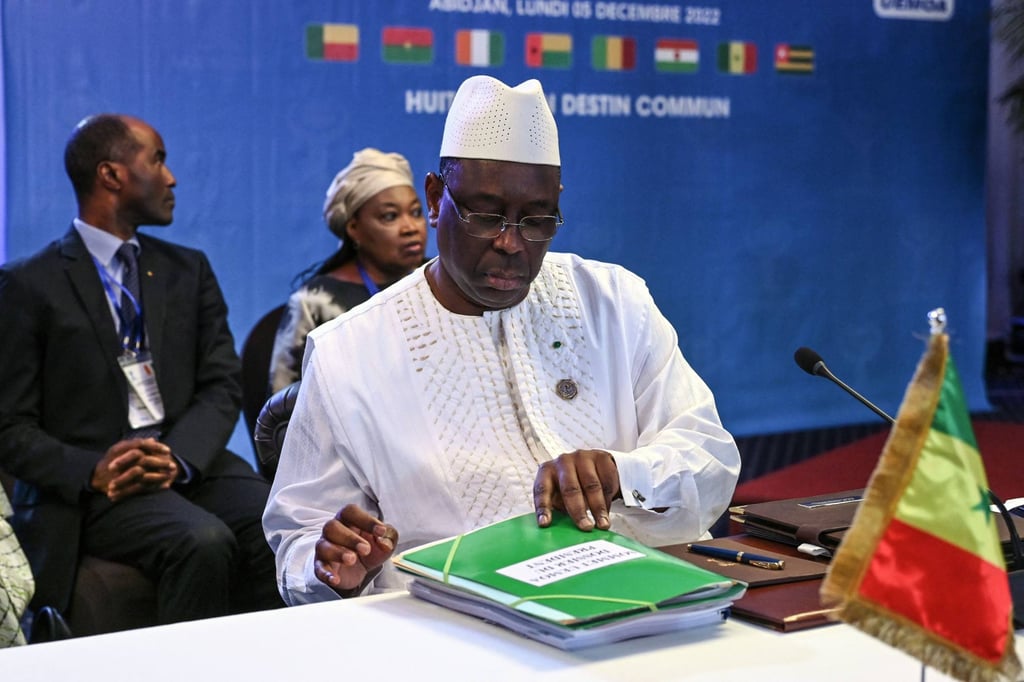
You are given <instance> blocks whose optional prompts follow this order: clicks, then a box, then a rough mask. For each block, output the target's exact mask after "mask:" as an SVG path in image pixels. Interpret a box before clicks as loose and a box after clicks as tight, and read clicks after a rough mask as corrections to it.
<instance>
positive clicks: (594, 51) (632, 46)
mask: <svg viewBox="0 0 1024 682" xmlns="http://www.w3.org/2000/svg"><path fill="white" fill-rule="evenodd" d="M590 64H591V66H593V67H594V70H595V71H632V70H633V69H635V68H636V39H635V38H627V37H624V36H594V39H593V40H592V41H591V42H590Z"/></svg>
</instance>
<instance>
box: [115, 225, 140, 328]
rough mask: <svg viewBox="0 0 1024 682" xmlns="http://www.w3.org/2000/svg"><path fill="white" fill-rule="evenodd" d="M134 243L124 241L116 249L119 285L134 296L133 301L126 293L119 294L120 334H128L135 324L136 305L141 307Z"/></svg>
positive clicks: (136, 255)
mask: <svg viewBox="0 0 1024 682" xmlns="http://www.w3.org/2000/svg"><path fill="white" fill-rule="evenodd" d="M138 248H139V247H137V246H136V245H135V244H132V243H130V242H125V243H124V244H121V246H120V248H118V250H117V257H118V259H119V260H120V261H121V286H123V287H124V288H125V290H126V291H128V292H130V293H131V295H132V296H133V297H134V298H135V302H134V303H133V302H132V301H131V299H130V298H129V297H128V295H127V294H125V293H123V292H122V294H121V334H122V336H130V335H131V334H132V331H133V325H134V324H135V318H136V310H135V306H136V305H138V306H139V309H140V310H141V309H142V294H141V293H140V292H139V255H138Z"/></svg>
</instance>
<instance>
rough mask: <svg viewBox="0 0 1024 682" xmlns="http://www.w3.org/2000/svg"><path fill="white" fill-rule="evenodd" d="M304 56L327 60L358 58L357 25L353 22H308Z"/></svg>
mask: <svg viewBox="0 0 1024 682" xmlns="http://www.w3.org/2000/svg"><path fill="white" fill-rule="evenodd" d="M306 56H307V57H309V58H310V59H320V60H323V61H328V62H354V61H356V60H357V59H359V27H358V26H356V25H355V24H309V25H308V26H306Z"/></svg>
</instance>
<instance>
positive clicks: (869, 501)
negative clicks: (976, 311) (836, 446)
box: [821, 310, 1020, 681]
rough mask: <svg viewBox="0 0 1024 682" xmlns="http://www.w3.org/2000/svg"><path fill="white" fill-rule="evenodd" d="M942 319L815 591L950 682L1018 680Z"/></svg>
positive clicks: (997, 551)
mask: <svg viewBox="0 0 1024 682" xmlns="http://www.w3.org/2000/svg"><path fill="white" fill-rule="evenodd" d="M944 318H945V314H944V313H942V312H941V310H940V311H935V312H934V313H933V319H934V320H935V321H934V322H933V329H932V335H931V338H930V340H929V342H928V349H927V351H926V352H925V355H924V357H923V358H922V359H921V362H920V364H919V365H918V367H917V371H916V373H915V374H914V378H913V380H912V381H911V383H910V386H909V387H908V388H907V393H906V395H905V396H904V399H903V404H902V406H901V407H900V411H899V415H898V416H897V419H896V425H895V426H894V427H893V430H892V432H891V433H890V435H889V439H888V441H887V442H886V444H885V448H884V449H883V451H882V456H881V458H880V460H879V462H878V466H877V467H876V469H875V471H874V473H873V474H872V475H871V480H870V481H869V483H868V488H867V490H866V491H865V494H864V501H863V502H862V503H861V506H860V508H859V509H858V511H857V515H856V517H855V518H854V521H853V525H852V526H851V527H850V529H849V530H848V531H847V532H846V535H845V536H844V538H843V542H842V544H841V545H840V546H839V549H838V551H837V552H836V555H835V558H834V559H833V560H832V563H831V565H830V567H829V571H828V574H827V575H826V577H825V582H824V584H823V585H822V588H821V595H822V601H823V603H824V604H825V605H838V607H839V612H838V615H839V618H841V619H842V620H844V621H846V622H848V623H850V624H851V625H853V626H855V627H857V628H859V629H861V630H863V631H864V632H866V633H868V634H870V635H872V636H874V637H877V638H878V639H881V640H882V641H884V642H886V643H888V644H891V645H892V646H895V647H897V648H899V649H902V650H903V651H905V652H906V653H908V654H910V655H912V656H914V657H916V658H918V659H920V660H921V662H922V663H924V664H925V665H928V666H932V667H934V668H936V669H938V670H941V671H942V672H945V673H946V674H948V675H951V676H953V677H955V678H957V679H960V680H971V681H983V680H997V679H1001V676H1006V677H1007V678H1008V679H1014V680H1015V679H1017V675H1019V673H1020V662H1019V661H1018V659H1017V655H1016V652H1015V650H1014V632H1013V603H1012V601H1011V597H1010V587H1009V582H1008V581H1007V576H1006V568H1005V565H1004V563H1003V552H1002V548H1001V545H1000V542H999V536H998V534H997V530H996V524H995V518H994V516H993V513H992V512H991V511H990V509H989V496H988V482H987V480H986V477H985V469H984V467H983V465H982V461H981V456H980V455H979V454H978V446H977V442H976V441H975V438H974V432H973V430H972V428H971V421H970V417H969V415H968V412H967V408H966V406H965V404H964V398H963V390H962V389H961V387H960V380H959V378H958V377H957V373H956V368H955V367H954V366H953V361H952V359H951V358H950V357H949V349H948V346H949V338H948V337H947V336H946V334H945V324H944V322H945V319H944Z"/></svg>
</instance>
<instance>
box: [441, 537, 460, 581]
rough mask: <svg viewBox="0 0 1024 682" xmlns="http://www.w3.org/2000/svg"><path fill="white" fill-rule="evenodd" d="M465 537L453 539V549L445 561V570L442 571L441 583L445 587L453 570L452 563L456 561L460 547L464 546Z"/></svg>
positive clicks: (449, 551)
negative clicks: (463, 539)
mask: <svg viewBox="0 0 1024 682" xmlns="http://www.w3.org/2000/svg"><path fill="white" fill-rule="evenodd" d="M463 537H464V536H463V535H456V536H455V538H454V539H452V548H451V549H450V550H448V557H447V558H446V559H445V560H444V569H443V570H442V571H441V582H443V583H444V584H445V585H447V584H448V573H449V572H451V570H452V562H453V561H455V552H457V551H458V549H459V545H461V544H462V538H463Z"/></svg>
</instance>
